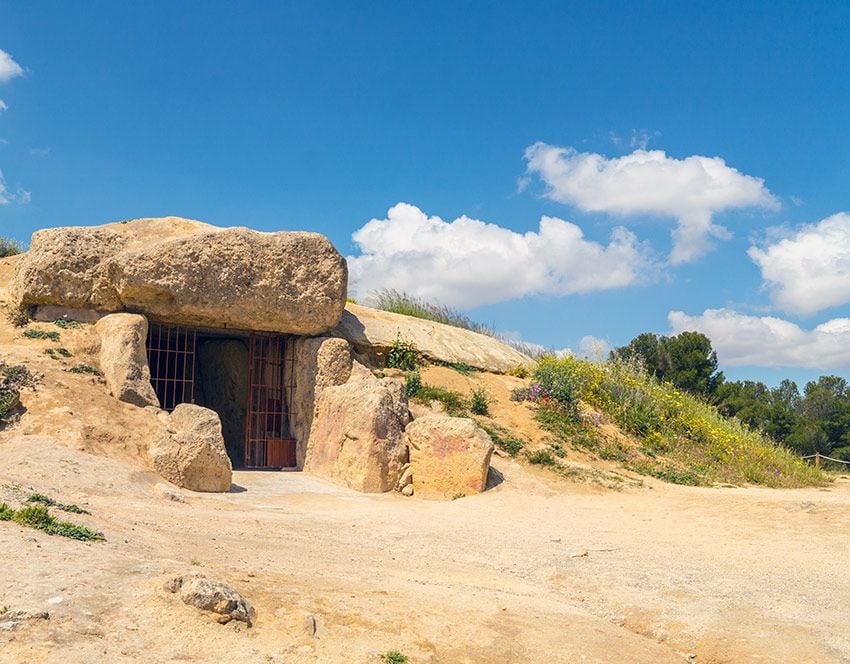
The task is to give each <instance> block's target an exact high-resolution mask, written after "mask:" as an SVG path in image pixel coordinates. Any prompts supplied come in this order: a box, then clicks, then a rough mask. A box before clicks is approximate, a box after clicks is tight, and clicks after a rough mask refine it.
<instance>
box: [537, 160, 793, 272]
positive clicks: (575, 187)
mask: <svg viewBox="0 0 850 664" xmlns="http://www.w3.org/2000/svg"><path fill="white" fill-rule="evenodd" d="M525 159H526V161H527V162H528V173H529V174H536V175H537V176H539V177H540V179H541V180H542V181H543V182H544V183H545V184H546V187H547V189H546V196H547V197H548V198H550V199H552V200H554V201H558V202H561V203H566V204H569V205H575V206H576V207H578V208H579V209H581V210H585V211H588V212H606V213H610V214H615V215H619V216H624V217H625V216H632V215H641V214H648V215H657V216H662V217H672V218H674V219H675V220H676V222H677V226H676V228H675V229H674V230H673V249H672V251H671V253H670V263H672V264H673V265H677V264H680V263H686V262H688V261H692V260H695V259H696V258H698V257H700V256H702V255H703V254H705V253H707V252H708V251H710V250H711V249H712V248H713V243H712V238H714V239H720V240H725V239H728V238H729V237H730V234H729V231H728V230H727V229H726V228H724V227H723V226H721V225H719V224H715V223H714V222H713V221H712V217H713V215H714V214H715V213H717V212H722V211H724V210H730V209H736V208H745V207H760V208H766V209H771V210H776V209H778V208H779V201H778V200H777V199H776V198H775V197H774V196H773V194H771V193H770V191H769V190H768V189H767V187H765V186H764V180H762V179H761V178H756V177H753V176H751V175H745V174H743V173H741V172H740V171H738V170H737V169H734V168H732V167H730V166H727V165H726V162H725V161H724V160H723V159H721V158H720V157H701V156H698V155H694V156H691V157H687V158H685V159H675V158H673V157H668V156H667V154H666V153H665V152H664V151H663V150H645V149H638V150H635V151H634V152H632V153H631V154H627V155H624V156H622V157H618V158H614V159H608V158H607V157H605V156H604V155H601V154H596V153H588V152H578V151H577V150H575V149H574V148H570V147H567V148H564V147H558V146H553V145H547V144H546V143H535V144H534V145H532V146H530V147H528V148H527V149H526V151H525Z"/></svg>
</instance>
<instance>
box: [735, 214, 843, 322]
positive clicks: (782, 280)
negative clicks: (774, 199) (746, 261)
mask: <svg viewBox="0 0 850 664" xmlns="http://www.w3.org/2000/svg"><path fill="white" fill-rule="evenodd" d="M747 253H748V254H749V256H750V258H752V259H753V261H754V262H755V263H756V265H758V266H759V268H760V269H761V275H762V278H763V279H764V281H765V284H766V285H767V287H768V288H769V289H770V291H771V299H772V300H773V303H774V304H775V305H776V306H778V307H779V308H781V309H782V310H783V311H787V312H789V313H792V314H800V315H810V314H814V313H816V312H818V311H821V310H822V309H826V308H828V307H834V306H838V305H841V304H847V303H848V302H850V214H848V213H846V212H842V213H839V214H836V215H833V216H831V217H828V218H827V219H824V220H822V221H820V222H819V223H817V224H812V225H808V226H803V227H802V228H800V229H799V230H797V231H795V232H786V234H785V236H784V237H781V238H779V239H776V238H773V239H772V240H770V241H769V244H767V245H766V246H765V247H764V248H759V247H755V246H754V247H750V249H749V251H748V252H747Z"/></svg>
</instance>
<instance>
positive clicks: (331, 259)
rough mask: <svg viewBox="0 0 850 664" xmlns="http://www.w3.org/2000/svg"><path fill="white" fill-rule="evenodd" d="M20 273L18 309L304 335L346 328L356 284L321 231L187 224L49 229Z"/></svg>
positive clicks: (14, 287) (14, 284)
mask: <svg viewBox="0 0 850 664" xmlns="http://www.w3.org/2000/svg"><path fill="white" fill-rule="evenodd" d="M14 270H15V271H14V274H13V276H12V280H11V282H10V284H9V295H10V297H11V299H12V301H13V303H14V304H15V305H17V306H30V305H53V306H60V307H70V308H77V309H92V310H96V311H100V312H117V311H130V312H137V313H143V314H146V315H148V316H149V317H151V318H154V319H156V320H157V321H161V322H165V323H172V324H179V325H192V326H196V327H211V328H238V329H245V330H261V331H270V332H281V333H289V334H299V335H313V334H319V333H322V332H324V331H327V330H329V329H330V328H332V327H333V326H334V325H336V324H337V322H338V321H339V318H340V314H341V312H342V309H343V306H344V304H345V298H346V292H347V282H348V270H347V266H346V263H345V259H344V258H343V257H342V256H341V255H340V254H339V252H337V250H336V249H334V247H333V245H331V243H330V242H329V241H328V240H327V238H325V237H324V236H322V235H319V234H317V233H301V232H280V233H261V232H257V231H253V230H250V229H247V228H218V227H215V226H210V225H208V224H204V223H201V222H198V221H192V220H189V219H181V218H178V217H165V218H161V219H136V220H133V221H127V222H119V223H114V224H107V225H105V226H94V227H67V228H51V229H46V230H41V231H38V232H36V233H35V234H34V235H33V238H32V243H31V245H30V250H29V252H27V254H26V255H25V257H24V258H23V259H21V260H20V261H18V262H17V263H16V264H15V268H14Z"/></svg>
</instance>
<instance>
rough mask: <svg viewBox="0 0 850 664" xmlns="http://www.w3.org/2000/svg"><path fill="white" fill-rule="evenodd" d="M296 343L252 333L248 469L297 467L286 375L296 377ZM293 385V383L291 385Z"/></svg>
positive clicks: (247, 448) (248, 416) (250, 346)
mask: <svg viewBox="0 0 850 664" xmlns="http://www.w3.org/2000/svg"><path fill="white" fill-rule="evenodd" d="M293 350H294V349H293V345H292V344H287V342H286V339H285V338H284V337H282V336H279V335H262V334H252V335H251V337H250V339H249V342H248V411H247V416H246V417H247V421H246V422H245V467H246V468H294V467H295V466H296V464H297V459H296V452H295V447H296V446H295V440H294V439H293V438H292V436H291V434H290V430H289V404H288V397H291V392H290V391H289V390H288V389H287V385H286V378H287V376H289V377H290V379H291V378H292V377H293V366H292V364H293ZM290 387H291V386H290Z"/></svg>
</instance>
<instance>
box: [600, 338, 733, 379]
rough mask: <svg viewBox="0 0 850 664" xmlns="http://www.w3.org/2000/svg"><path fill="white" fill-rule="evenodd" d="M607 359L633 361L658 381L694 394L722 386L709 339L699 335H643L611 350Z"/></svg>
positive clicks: (720, 374)
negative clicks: (666, 382)
mask: <svg viewBox="0 0 850 664" xmlns="http://www.w3.org/2000/svg"><path fill="white" fill-rule="evenodd" d="M611 357H612V359H613V358H618V359H637V360H639V361H640V362H641V363H642V364H643V365H644V366H645V367H646V370H647V371H649V372H650V373H651V374H653V375H654V376H656V377H657V378H658V379H659V380H667V381H669V382H671V383H673V385H675V386H676V387H679V388H681V389H683V390H687V391H689V392H694V393H696V394H704V395H710V394H713V393H714V392H715V391H716V389H717V387H718V386H719V385H721V384H722V383H723V373H722V372H720V371H718V370H717V353H716V352H715V351H714V349H712V347H711V340H710V339H709V338H708V337H707V336H705V335H704V334H702V333H700V332H682V333H681V334H678V335H676V336H674V337H659V336H658V335H656V334H653V333H652V332H644V333H643V334H639V335H638V336H636V337H635V338H634V339H632V340H631V341H630V342H629V343H628V345H626V346H622V347H620V348H616V349H614V350H613V351H611Z"/></svg>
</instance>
